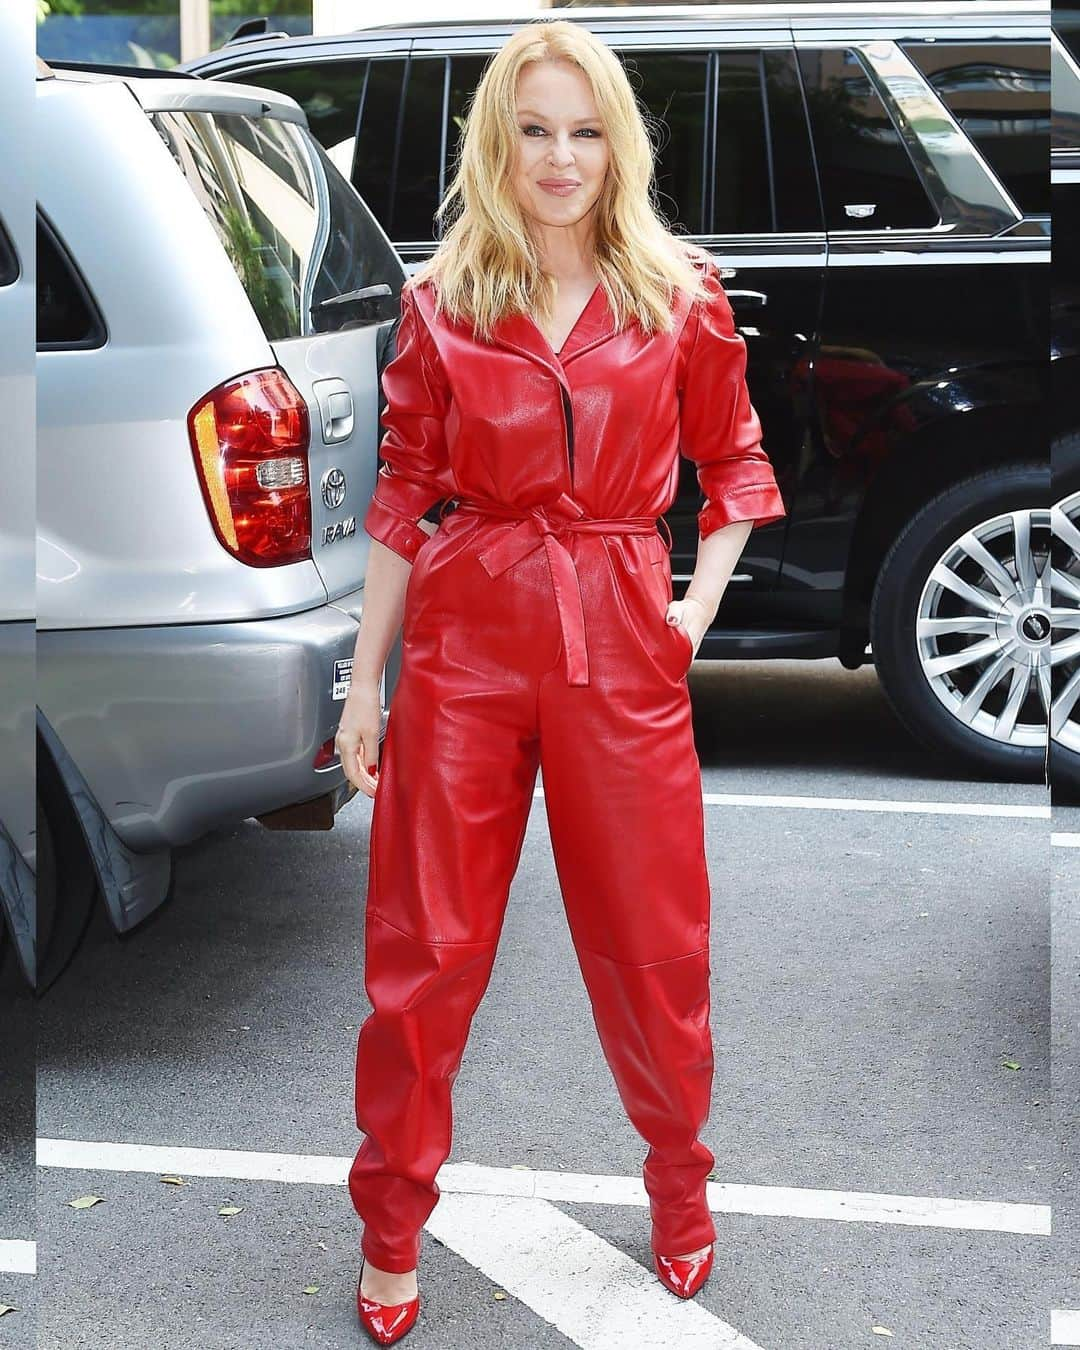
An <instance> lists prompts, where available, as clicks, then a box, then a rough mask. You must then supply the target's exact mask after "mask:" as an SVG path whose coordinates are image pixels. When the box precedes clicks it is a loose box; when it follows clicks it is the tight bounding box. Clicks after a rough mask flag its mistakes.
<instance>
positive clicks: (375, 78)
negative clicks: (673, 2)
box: [275, 49, 821, 244]
mask: <svg viewBox="0 0 1080 1350" xmlns="http://www.w3.org/2000/svg"><path fill="white" fill-rule="evenodd" d="M617 55H618V56H619V57H620V59H621V60H622V61H623V64H624V67H625V68H626V70H627V74H628V76H629V79H630V83H631V85H632V87H633V88H634V91H635V93H636V94H637V96H638V99H639V102H640V103H641V105H642V107H643V108H644V109H645V110H646V112H647V114H648V115H649V118H650V120H651V124H652V139H653V144H654V147H655V150H656V165H657V174H656V177H657V190H658V201H659V206H660V209H661V211H662V212H663V214H664V215H665V217H666V218H667V219H668V220H669V221H670V222H671V223H672V224H673V225H674V226H676V227H678V228H681V229H682V230H684V231H685V232H688V233H691V234H709V233H731V234H750V233H759V232H764V231H775V230H807V229H818V228H820V226H821V221H820V217H819V212H818V204H817V187H816V183H815V181H814V176H813V162H812V158H811V154H810V145H809V136H808V129H807V126H806V120H805V114H804V112H803V109H802V98H801V93H800V90H799V87H798V77H797V72H796V69H795V60H794V55H793V53H791V52H765V53H763V52H760V51H756V50H743V51H738V50H730V51H729V50H723V51H719V52H715V53H710V52H709V51H704V50H703V51H689V52H683V51H680V52H664V51H642V50H640V49H634V50H632V51H631V50H626V51H619V52H617ZM710 58H711V61H712V65H711V67H710ZM489 60H490V57H489V56H487V55H482V54H476V55H463V56H457V55H451V56H446V57H434V56H433V57H415V58H413V59H412V60H411V61H405V60H404V59H394V60H383V61H376V60H373V61H372V62H371V63H370V73H369V76H368V82H367V88H366V91H365V92H364V95H363V100H362V106H361V114H360V130H359V136H358V141H357V155H356V167H355V173H354V182H355V183H356V186H357V188H358V189H359V190H360V192H361V194H362V196H363V197H364V199H365V201H366V202H367V203H368V205H369V206H370V207H371V209H372V210H373V211H374V213H375V214H376V216H377V217H378V218H379V220H380V222H381V223H382V225H383V227H384V228H385V229H386V231H387V233H388V234H389V235H390V236H391V237H392V238H393V239H394V240H395V241H396V242H397V243H398V244H403V243H405V242H409V241H431V240H433V239H435V238H438V237H439V235H440V233H441V229H440V228H439V226H438V224H437V222H436V221H435V218H434V216H435V210H436V208H437V206H438V203H439V201H440V200H441V199H442V196H443V195H444V194H445V191H446V187H447V185H448V184H449V182H450V181H451V179H452V177H453V174H454V171H455V168H456V165H457V156H458V153H459V151H460V144H461V134H462V131H463V128H464V120H465V115H466V112H467V110H468V106H469V103H470V100H471V98H472V95H473V93H474V91H475V89H476V86H477V84H478V83H479V80H480V77H481V75H482V74H483V72H484V68H485V66H486V65H487V63H488V61H489ZM275 87H277V86H275ZM710 90H711V91H712V94H710ZM713 97H714V98H715V102H716V107H717V113H716V125H717V127H718V135H717V154H716V159H715V163H713V164H710V162H709V159H708V155H707V140H706V137H707V128H708V126H709V116H708V112H707V109H708V106H709V103H710V99H711V98H713ZM766 105H767V107H766ZM444 106H445V107H446V108H447V116H446V123H445V128H444V122H443V107H444ZM399 128H400V134H399Z"/></svg>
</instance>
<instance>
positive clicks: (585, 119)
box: [518, 108, 600, 127]
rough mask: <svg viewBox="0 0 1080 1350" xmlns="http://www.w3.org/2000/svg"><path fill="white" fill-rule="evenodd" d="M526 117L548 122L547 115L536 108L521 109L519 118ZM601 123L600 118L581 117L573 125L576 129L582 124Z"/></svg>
mask: <svg viewBox="0 0 1080 1350" xmlns="http://www.w3.org/2000/svg"><path fill="white" fill-rule="evenodd" d="M526 115H527V116H529V117H539V118H541V119H542V120H544V121H546V120H547V118H546V114H544V113H540V112H537V111H536V109H535V108H519V109H518V116H519V117H522V116H526ZM599 121H600V118H599V117H579V118H577V119H576V120H575V121H574V122H572V123H571V125H572V126H575V127H576V126H580V125H581V124H582V122H599Z"/></svg>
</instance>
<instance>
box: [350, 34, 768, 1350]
mask: <svg viewBox="0 0 1080 1350" xmlns="http://www.w3.org/2000/svg"><path fill="white" fill-rule="evenodd" d="M653 168H654V166H653V156H652V147H651V142H650V139H649V136H648V134H647V130H646V126H645V124H644V122H643V118H642V114H641V111H640V110H639V108H638V105H637V103H636V100H635V97H634V94H633V91H632V89H631V87H630V84H629V82H628V80H627V78H626V75H625V73H624V71H623V67H622V65H621V63H620V62H619V60H618V58H617V57H616V56H615V54H614V53H613V52H612V51H611V50H610V49H609V48H608V47H607V46H605V45H604V43H603V42H601V41H600V40H599V39H597V38H596V37H595V36H593V35H592V34H590V33H589V32H588V31H587V30H586V29H584V28H582V27H579V26H578V25H576V24H574V23H572V22H568V21H565V20H557V21H542V22H538V23H531V24H529V25H527V26H525V27H523V28H521V29H519V30H518V32H517V33H516V34H515V35H514V37H513V38H511V39H510V41H508V42H507V43H506V45H505V46H504V47H503V48H502V49H501V50H500V51H499V52H498V53H497V54H496V55H495V56H494V57H493V59H492V60H491V62H490V63H489V65H488V66H487V68H486V71H485V73H484V76H483V79H482V80H481V82H480V85H479V87H478V89H477V91H476V94H475V96H474V99H473V102H472V105H471V108H470V110H469V115H468V119H467V123H466V127H465V131H464V137H463V143H462V149H461V156H460V163H459V166H458V170H457V173H456V176H455V178H454V181H453V184H452V185H451V188H450V190H449V192H448V194H447V198H446V200H445V201H444V202H443V204H442V206H441V207H440V211H442V212H443V213H447V214H450V213H452V214H453V220H452V223H451V224H450V226H449V228H448V229H447V230H446V232H445V235H444V238H443V240H442V241H441V243H440V245H439V247H438V250H437V252H436V253H435V255H434V257H433V258H432V259H431V260H430V261H429V262H428V263H427V264H425V266H424V267H423V268H422V269H421V271H420V272H419V273H417V274H416V275H415V276H414V277H413V278H411V280H410V282H409V284H408V285H407V286H406V289H405V290H404V291H403V294H402V303H401V324H400V328H399V331H398V345H397V354H396V356H395V359H394V360H393V361H392V362H391V364H390V365H389V366H388V367H387V369H386V371H385V376H384V388H385V393H386V398H387V407H386V410H385V414H384V418H383V422H384V426H385V432H386V434H385V437H384V439H383V442H382V446H381V456H382V458H383V460H384V461H385V462H384V465H383V467H382V469H381V470H380V473H379V477H378V483H377V489H376V492H375V495H374V497H373V499H372V501H371V504H370V507H369V510H368V512H367V515H366V518H365V522H364V524H365V528H366V530H367V532H368V533H369V535H370V536H371V539H372V543H371V550H370V559H369V566H368V574H367V581H366V585H365V605H364V613H363V621H362V623H361V625H360V631H359V634H358V636H357V642H356V650H355V656H354V662H353V674H352V688H351V691H350V693H349V696H348V698H347V700H346V703H345V707H344V711H343V717H342V721H341V727H340V730H339V732H338V737H337V745H338V750H339V752H340V754H341V758H342V762H343V764H344V766H345V771H346V773H347V774H348V776H349V778H350V779H351V781H352V782H353V783H355V784H356V786H357V788H358V789H359V790H360V791H361V792H364V793H366V794H367V795H368V796H370V797H373V798H374V799H375V800H374V806H373V812H372V823H371V845H370V863H369V873H368V891H367V909H366V917H365V939H366V951H365V962H366V964H365V983H366V989H367V993H368V996H369V998H370V1000H371V1006H372V1011H371V1013H370V1015H369V1016H368V1018H367V1020H366V1021H365V1022H364V1024H363V1026H362V1027H361V1028H360V1034H359V1040H358V1045H357V1059H356V1084H355V1086H356V1120H357V1124H358V1126H359V1128H360V1129H361V1130H362V1131H363V1132H364V1134H365V1139H364V1141H363V1143H362V1144H361V1146H360V1148H359V1151H358V1152H357V1154H356V1159H355V1161H354V1163H353V1166H352V1168H351V1171H350V1174H349V1188H350V1194H351V1197H352V1202H353V1204H354V1206H355V1209H356V1211H357V1213H358V1214H359V1215H360V1217H361V1218H362V1219H363V1222H364V1228H363V1234H362V1237H361V1249H362V1253H363V1257H364V1260H363V1264H362V1267H361V1271H360V1282H359V1284H358V1288H357V1305H358V1309H359V1314H360V1319H361V1322H362V1324H363V1325H364V1327H365V1328H366V1329H367V1331H368V1332H369V1333H370V1335H371V1336H372V1337H373V1338H374V1339H375V1340H377V1341H379V1342H380V1343H381V1344H390V1343H392V1342H393V1341H395V1340H398V1339H400V1337H401V1336H403V1335H404V1334H405V1333H406V1332H407V1331H408V1330H409V1329H410V1328H411V1327H412V1326H413V1325H414V1323H415V1321H416V1318H417V1315H418V1312H419V1292H418V1285H417V1267H418V1263H419V1257H420V1250H421V1244H420V1234H421V1229H422V1227H423V1224H424V1222H425V1220H426V1219H427V1218H428V1216H429V1215H430V1213H431V1211H432V1210H433V1208H434V1206H435V1204H436V1202H437V1201H438V1197H439V1188H438V1185H437V1184H436V1180H435V1178H436V1173H437V1172H438V1169H439V1167H440V1166H441V1164H442V1163H443V1162H444V1161H445V1160H446V1158H447V1157H448V1156H449V1154H450V1150H451V1122H452V1109H451V1092H452V1087H453V1084H454V1080H455V1078H456V1076H457V1073H458V1070H459V1068H460V1065H461V1060H462V1056H463V1053H464V1048H465V1044H466V1039H467V1036H468V1032H469V1028H470V1025H471V1022H472V1018H473V1015H474V1014H475V1012H476V1008H477V1005H478V1004H479V1002H480V999H481V997H482V996H483V994H484V991H485V989H486V987H487V984H488V980H489V976H490V974H491V970H492V963H493V961H494V958H495V953H496V947H497V944H498V941H499V935H500V930H501V927H502V922H503V916H504V913H505V907H506V902H507V895H508V892H509V889H510V884H511V881H512V879H513V877H514V874H515V871H516V869H517V866H518V861H519V857H520V852H521V846H522V840H523V837H524V832H525V827H526V821H527V818H528V815H529V811H530V807H531V804H532V797H533V791H534V786H535V783H536V777H537V771H538V769H539V770H540V773H541V776H542V780H543V787H544V805H545V809H546V812H547V819H548V824H549V828H550V834H551V840H552V845H553V848H554V853H555V861H556V866H557V871H558V877H559V883H560V887H561V891H562V896H563V901H564V904H565V909H566V915H567V921H568V924H569V928H570V932H571V935H572V939H573V943H574V948H575V951H576V954H577V958H578V961H579V964H580V967H581V971H582V975H583V977H584V980H585V983H586V986H587V989H588V994H589V998H590V1001H591V1005H592V1011H593V1016H594V1019H595V1024H596V1028H597V1031H598V1033H599V1037H600V1042H601V1045H602V1048H603V1051H604V1055H605V1057H606V1060H607V1063H608V1065H609V1066H610V1069H611V1072H612V1074H613V1076H614V1080H615V1083H616V1086H617V1088H618V1092H619V1094H620V1097H621V1100H622V1103H623V1105H624V1107H625V1109H626V1112H627V1114H628V1116H629V1119H630V1120H631V1121H632V1123H633V1125H634V1126H635V1128H636V1129H637V1130H638V1132H639V1133H640V1134H641V1136H642V1138H643V1139H644V1140H645V1141H646V1142H647V1144H648V1145H649V1148H648V1154H647V1156H646V1158H645V1161H644V1167H643V1176H644V1182H645V1186H646V1189H647V1193H648V1197H649V1207H650V1215H651V1221H652V1231H651V1250H652V1255H653V1262H654V1267H655V1270H656V1273H657V1275H658V1276H659V1278H660V1279H661V1280H662V1281H663V1283H664V1284H665V1285H666V1286H667V1287H668V1288H669V1289H671V1290H672V1291H673V1292H674V1293H676V1294H678V1295H680V1296H681V1297H684V1298H685V1297H690V1296H691V1295H692V1294H694V1293H695V1292H696V1291H697V1290H698V1289H699V1288H700V1286H701V1284H702V1283H703V1282H704V1280H705V1278H706V1277H707V1275H708V1273H709V1270H710V1268H711V1265H712V1259H713V1240H714V1238H715V1235H716V1230H715V1228H714V1225H713V1221H712V1217H711V1214H710V1211H709V1206H708V1204H707V1202H706V1177H707V1175H708V1173H709V1171H710V1169H711V1168H712V1167H713V1163H714V1157H713V1154H712V1153H711V1152H710V1150H709V1149H708V1148H707V1147H706V1145H705V1144H704V1143H703V1142H702V1141H701V1139H700V1138H699V1132H700V1131H701V1129H702V1127H703V1125H704V1124H705V1122H706V1120H707V1118H708V1113H709V1105H710V1091H711V1084H712V1076H713V1051H712V1040H711V1033H710V1025H709V1006H710V1005H709V973H710V966H709V920H710V889H709V877H708V873H707V870H706V859H705V847H704V826H703V812H702V800H701V776H700V765H699V762H698V759H697V755H696V751H695V746H694V738H693V731H692V726H691V709H690V698H689V691H688V687H687V682H686V674H687V671H688V669H689V667H690V664H691V662H692V660H693V659H694V656H695V655H696V652H697V649H698V646H699V644H700V642H701V639H702V636H703V635H704V633H705V631H706V630H707V629H708V628H709V626H710V624H711V622H712V620H713V617H714V615H715V613H716V609H717V606H718V604H719V602H720V599H721V596H722V594H723V591H724V588H725V586H726V584H727V581H728V579H729V577H730V575H731V573H732V571H733V570H734V567H735V564H736V562H737V560H738V558H739V555H740V553H741V552H742V549H743V547H744V545H745V542H746V539H747V536H748V535H749V533H750V531H751V529H752V528H753V526H754V524H755V523H758V524H760V523H763V522H766V521H773V520H778V519H780V518H781V517H782V516H783V515H784V514H785V509H784V505H783V502H782V499H781V496H780V493H779V491H778V488H777V483H776V480H775V477H774V475H773V471H772V466H771V464H770V461H769V459H768V457H767V456H766V454H765V453H764V451H763V449H762V447H761V426H760V422H759V420H758V417H757V414H756V412H755V410H754V408H753V406H752V405H751V403H750V400H749V397H748V393H747V388H746V382H745V369H746V349H745V344H744V342H743V339H742V338H741V337H740V336H739V335H738V334H737V333H736V331H735V328H734V323H733V319H732V313H731V307H730V305H729V303H728V300H727V297H726V295H725V294H724V290H723V287H722V286H721V285H720V282H719V277H718V271H717V268H716V266H715V264H713V263H712V262H711V260H709V259H708V258H707V257H706V256H705V255H704V254H702V253H701V252H700V251H698V250H695V249H694V248H693V247H691V246H690V245H689V244H688V243H687V242H686V241H683V240H681V239H679V238H677V237H676V236H674V235H673V234H672V233H671V231H670V230H669V229H668V228H667V227H666V225H665V224H664V223H663V221H662V219H661V218H660V216H659V214H658V212H657V210H656V206H655V196H654V194H655V189H654V182H653ZM680 451H681V452H682V454H684V455H686V456H688V457H689V458H690V459H691V460H692V461H693V462H694V463H695V465H696V468H697V475H698V481H699V483H700V486H701V489H702V491H703V493H704V496H705V499H706V502H705V505H704V506H703V508H702V509H701V511H700V513H699V515H698V526H699V546H698V553H697V562H696V566H695V569H694V573H693V578H692V580H691V581H690V584H689V586H688V588H687V591H686V594H685V595H684V596H683V598H682V599H680V600H674V599H673V598H672V583H671V569H670V559H669V550H670V547H671V537H670V534H667V533H666V527H665V533H664V534H661V532H660V529H661V527H663V524H664V523H663V521H662V520H661V516H662V514H663V512H665V511H666V510H668V509H669V508H670V506H671V505H672V502H673V500H674V497H675V493H676V490H677V485H678V469H679V454H680ZM437 502H443V504H444V505H443V510H442V512H441V518H440V521H439V524H438V527H437V528H434V526H432V524H431V522H422V517H424V516H425V515H426V514H428V513H430V512H431V510H432V508H433V506H434V505H435V504H436V503H437ZM451 502H453V504H454V505H453V509H451V510H449V511H448V510H447V509H446V507H447V505H449V504H450V503H451ZM428 527H430V528H428ZM402 624H403V627H402V635H401V636H402V665H401V671H400V676H399V679H398V683H397V685H396V688H395V690H394V694H393V698H392V702H391V710H390V720H389V724H388V727H387V733H386V737H385V742H384V744H383V748H382V763H381V766H380V765H379V764H378V761H377V756H378V751H379V724H380V707H379V677H380V674H381V672H382V668H383V665H384V663H385V660H386V656H387V653H388V651H389V648H390V646H391V644H392V642H393V640H394V638H395V636H396V634H397V631H398V628H399V625H402ZM552 1090H553V1091H555V1090H557V1085H556V1084H553V1085H552Z"/></svg>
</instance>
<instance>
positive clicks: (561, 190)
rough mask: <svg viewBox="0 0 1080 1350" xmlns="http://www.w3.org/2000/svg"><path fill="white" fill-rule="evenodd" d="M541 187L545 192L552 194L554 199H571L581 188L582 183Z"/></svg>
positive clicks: (543, 185) (547, 184) (550, 184)
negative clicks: (571, 195)
mask: <svg viewBox="0 0 1080 1350" xmlns="http://www.w3.org/2000/svg"><path fill="white" fill-rule="evenodd" d="M540 186H541V187H542V188H543V189H544V191H545V192H550V193H551V194H552V196H554V197H569V196H570V194H571V193H573V192H576V191H577V190H578V188H579V187H580V186H581V184H580V183H544V182H541V184H540Z"/></svg>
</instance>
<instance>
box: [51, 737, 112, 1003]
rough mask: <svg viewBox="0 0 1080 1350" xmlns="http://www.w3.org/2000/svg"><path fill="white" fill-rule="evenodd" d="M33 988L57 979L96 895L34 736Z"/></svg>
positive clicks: (69, 815) (63, 797)
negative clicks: (35, 930)
mask: <svg viewBox="0 0 1080 1350" xmlns="http://www.w3.org/2000/svg"><path fill="white" fill-rule="evenodd" d="M37 765H38V774H37V787H38V791H37V846H36V873H37V957H38V960H37V994H38V997H39V998H40V997H41V996H42V995H44V994H46V993H47V992H48V991H49V989H50V988H51V987H52V986H53V985H54V984H55V983H56V981H57V980H58V979H59V978H60V976H61V975H62V974H63V973H64V971H65V970H66V969H67V968H68V966H69V965H70V964H71V962H72V960H73V958H74V956H75V953H76V952H77V951H78V950H79V947H80V945H81V944H82V940H83V938H84V937H85V935H86V930H87V928H88V927H89V925H90V919H91V917H92V916H93V912H94V902H95V900H96V899H97V893H98V887H97V877H96V875H95V873H94V868H93V863H92V862H91V859H90V854H89V851H88V850H87V847H86V841H85V839H84V838H83V834H82V830H81V829H80V827H79V822H78V820H77V818H76V816H75V810H74V808H73V807H72V805H71V802H70V801H69V800H68V796H67V793H66V792H65V791H64V786H63V783H62V781H61V779H60V775H59V774H58V773H57V771H56V768H55V766H54V765H53V763H52V760H51V759H50V757H49V755H48V752H47V751H46V750H45V748H44V747H43V746H42V744H41V741H40V739H39V740H38V761H37Z"/></svg>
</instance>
